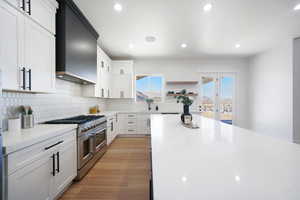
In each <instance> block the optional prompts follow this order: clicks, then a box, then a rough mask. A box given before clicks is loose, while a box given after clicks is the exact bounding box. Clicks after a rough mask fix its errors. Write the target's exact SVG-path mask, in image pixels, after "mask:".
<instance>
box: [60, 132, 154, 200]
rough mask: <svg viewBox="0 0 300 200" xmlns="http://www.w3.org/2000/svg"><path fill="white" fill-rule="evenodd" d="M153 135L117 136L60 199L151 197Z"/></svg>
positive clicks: (132, 199)
mask: <svg viewBox="0 0 300 200" xmlns="http://www.w3.org/2000/svg"><path fill="white" fill-rule="evenodd" d="M149 141H150V138H149V137H142V138H117V139H116V140H115V141H114V142H113V144H112V145H111V146H110V147H109V149H108V151H107V152H106V154H105V155H104V156H103V157H102V158H101V160H99V161H98V163H97V164H96V165H95V166H94V168H93V169H92V170H91V171H90V172H89V173H88V174H87V175H86V176H85V177H84V178H83V179H82V180H81V181H80V182H77V183H74V184H73V185H72V186H71V187H70V188H69V189H68V190H67V191H66V192H65V193H64V194H63V196H62V197H61V198H60V200H149V168H150V166H149V163H150V160H149V159H150V158H149Z"/></svg>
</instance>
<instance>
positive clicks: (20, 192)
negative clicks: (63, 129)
mask: <svg viewBox="0 0 300 200" xmlns="http://www.w3.org/2000/svg"><path fill="white" fill-rule="evenodd" d="M51 169H52V158H51V155H50V153H49V152H47V153H45V154H41V155H40V156H39V158H38V160H37V161H35V162H32V163H31V164H29V165H27V166H26V167H24V168H22V169H20V170H18V171H17V172H15V173H14V174H12V175H10V176H8V198H7V199H8V200H24V199H31V200H50V199H51V186H52V185H53V178H52V175H51V173H50V171H51Z"/></svg>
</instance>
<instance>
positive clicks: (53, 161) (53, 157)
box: [51, 154, 55, 176]
mask: <svg viewBox="0 0 300 200" xmlns="http://www.w3.org/2000/svg"><path fill="white" fill-rule="evenodd" d="M51 157H52V176H55V154H52V156H51Z"/></svg>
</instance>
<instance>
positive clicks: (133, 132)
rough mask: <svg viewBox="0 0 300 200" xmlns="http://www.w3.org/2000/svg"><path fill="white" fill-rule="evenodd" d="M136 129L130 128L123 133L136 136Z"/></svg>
mask: <svg viewBox="0 0 300 200" xmlns="http://www.w3.org/2000/svg"><path fill="white" fill-rule="evenodd" d="M136 132H137V131H136V129H134V128H128V129H127V130H123V131H122V133H123V134H136Z"/></svg>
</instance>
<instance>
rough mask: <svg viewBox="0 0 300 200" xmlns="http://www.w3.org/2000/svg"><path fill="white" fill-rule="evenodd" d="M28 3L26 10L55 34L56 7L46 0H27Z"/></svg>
mask: <svg viewBox="0 0 300 200" xmlns="http://www.w3.org/2000/svg"><path fill="white" fill-rule="evenodd" d="M25 1H26V2H28V1H30V7H29V4H28V3H27V5H26V6H27V7H26V12H27V13H28V14H29V13H30V16H31V17H32V18H33V19H34V20H35V21H36V22H37V23H39V24H40V25H41V26H43V27H44V28H45V29H47V30H48V31H50V32H51V33H53V34H55V14H56V8H55V7H53V6H51V5H50V3H49V2H48V1H45V0H25Z"/></svg>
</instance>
